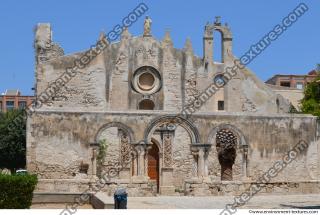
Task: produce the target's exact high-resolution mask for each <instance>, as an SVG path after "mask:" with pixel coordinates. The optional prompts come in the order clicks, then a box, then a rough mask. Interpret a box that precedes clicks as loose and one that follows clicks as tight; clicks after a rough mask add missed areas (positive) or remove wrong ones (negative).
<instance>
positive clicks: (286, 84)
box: [280, 81, 290, 87]
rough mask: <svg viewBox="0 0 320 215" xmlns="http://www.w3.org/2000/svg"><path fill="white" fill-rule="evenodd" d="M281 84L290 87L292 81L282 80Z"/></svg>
mask: <svg viewBox="0 0 320 215" xmlns="http://www.w3.org/2000/svg"><path fill="white" fill-rule="evenodd" d="M280 86H282V87H290V82H289V81H282V82H280Z"/></svg>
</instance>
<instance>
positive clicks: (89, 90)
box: [35, 25, 289, 113]
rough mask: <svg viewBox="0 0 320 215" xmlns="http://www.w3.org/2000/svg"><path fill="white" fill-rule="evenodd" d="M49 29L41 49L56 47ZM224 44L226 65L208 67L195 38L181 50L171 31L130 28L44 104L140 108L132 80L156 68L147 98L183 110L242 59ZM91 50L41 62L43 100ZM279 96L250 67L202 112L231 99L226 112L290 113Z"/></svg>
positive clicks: (43, 30)
mask: <svg viewBox="0 0 320 215" xmlns="http://www.w3.org/2000/svg"><path fill="white" fill-rule="evenodd" d="M44 27H45V28H44ZM44 27H43V26H41V25H40V26H38V28H37V31H36V35H38V36H37V39H36V40H35V47H38V46H41V44H42V43H43V42H41V41H42V40H44V41H46V42H47V43H50V44H51V43H53V42H52V38H51V36H50V37H48V36H46V35H47V34H51V29H50V26H44ZM225 34H229V33H228V32H226V33H225ZM38 37H39V38H38ZM224 46H225V47H224V49H225V52H227V53H226V54H225V55H224V61H223V62H222V63H213V61H212V62H210V63H209V64H206V63H205V62H204V60H203V59H202V58H200V57H197V56H195V55H194V54H193V50H192V45H191V42H190V40H187V42H186V45H185V47H184V49H182V50H180V49H176V48H174V45H173V42H172V40H171V38H170V34H169V33H168V32H167V33H166V35H165V37H164V39H163V40H162V41H161V42H160V41H158V40H156V39H155V38H153V37H132V36H131V35H130V33H129V32H128V31H127V30H126V31H124V32H123V34H122V36H121V41H120V42H118V43H112V44H108V45H107V47H106V48H105V49H104V51H103V52H102V53H101V54H99V55H98V56H97V57H96V58H95V59H94V60H93V61H92V62H90V63H89V64H88V65H87V66H86V67H85V68H84V69H80V70H79V71H78V72H76V75H75V77H73V78H71V80H70V81H69V82H68V83H67V84H66V85H65V87H63V88H61V89H59V90H58V92H57V93H53V96H50V97H49V98H46V99H44V100H42V101H44V102H43V105H42V106H41V110H63V111H70V110H72V111H85V110H90V111H106V110H136V109H138V104H139V102H140V101H141V100H142V99H144V98H145V95H143V94H141V93H137V92H135V90H134V89H133V87H132V80H133V76H134V74H135V71H136V70H137V69H139V68H141V67H143V66H149V67H153V68H155V69H156V70H157V71H158V73H159V74H160V79H161V83H160V84H161V88H160V90H159V91H158V92H156V93H154V94H152V95H149V96H147V98H149V99H151V100H152V101H153V102H155V103H156V104H155V106H156V107H157V108H156V109H158V110H165V111H178V110H181V109H182V107H183V106H185V105H187V104H189V103H190V102H192V101H194V99H199V96H201V92H203V91H204V90H205V89H206V88H207V87H208V86H210V85H211V84H212V83H213V80H214V77H215V75H217V74H220V73H223V72H224V71H225V70H226V68H227V67H229V66H234V60H235V59H236V58H235V57H234V56H233V55H232V49H231V48H232V45H231V42H228V41H224ZM207 49H208V47H207ZM85 52H86V51H84V52H79V53H75V54H71V55H58V56H54V57H51V58H49V59H47V60H45V61H39V62H37V64H36V79H37V80H36V94H37V96H38V97H42V96H43V95H42V92H45V91H46V89H47V88H48V87H49V86H51V87H52V84H54V83H55V81H56V80H57V79H58V78H59V77H60V76H61V75H62V74H64V73H65V72H66V70H67V68H71V67H73V66H74V65H75V64H74V63H75V61H76V60H79V59H80V58H81V56H82V55H83V54H84V53H85ZM36 53H37V56H39V55H40V53H38V52H37V51H36ZM56 91H57V89H52V92H56ZM278 97H281V98H282V96H279V95H277V94H276V93H275V92H273V91H272V90H270V89H269V88H268V87H266V86H265V84H264V83H262V81H260V80H259V79H258V78H257V77H256V76H255V75H254V74H253V73H252V72H250V71H249V70H248V69H247V68H245V69H243V70H241V71H238V74H237V75H236V77H234V78H233V79H232V80H230V81H229V82H228V85H227V86H226V87H225V88H221V89H220V90H219V91H218V92H217V93H216V94H215V95H213V96H211V97H209V98H208V99H207V101H206V102H204V104H203V105H202V107H201V108H200V112H216V111H217V103H218V101H219V100H222V101H225V111H229V112H255V113H278V112H280V113H285V112H288V110H289V103H288V102H286V101H285V100H283V99H279V103H280V104H279V105H280V107H278V105H277V103H276V99H277V98H278Z"/></svg>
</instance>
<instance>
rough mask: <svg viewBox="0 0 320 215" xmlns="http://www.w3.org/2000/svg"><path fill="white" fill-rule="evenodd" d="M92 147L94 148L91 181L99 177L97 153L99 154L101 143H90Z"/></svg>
mask: <svg viewBox="0 0 320 215" xmlns="http://www.w3.org/2000/svg"><path fill="white" fill-rule="evenodd" d="M90 147H91V149H92V156H91V164H92V165H91V166H92V169H91V181H94V180H95V179H96V178H97V155H98V148H99V143H90Z"/></svg>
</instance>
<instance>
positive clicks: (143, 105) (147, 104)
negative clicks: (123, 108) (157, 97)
mask: <svg viewBox="0 0 320 215" xmlns="http://www.w3.org/2000/svg"><path fill="white" fill-rule="evenodd" d="M153 109H154V103H153V101H151V100H150V99H145V100H142V101H141V102H140V103H139V110H153Z"/></svg>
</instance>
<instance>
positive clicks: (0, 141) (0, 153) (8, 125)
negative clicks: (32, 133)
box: [0, 110, 26, 173]
mask: <svg viewBox="0 0 320 215" xmlns="http://www.w3.org/2000/svg"><path fill="white" fill-rule="evenodd" d="M21 116H23V117H21ZM17 118H19V119H22V120H20V121H19V122H18V123H17V121H15V120H16V119H17ZM25 165H26V113H25V111H23V110H11V111H8V112H6V113H1V114H0V168H8V169H10V171H11V173H14V172H15V170H16V169H18V168H25Z"/></svg>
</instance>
